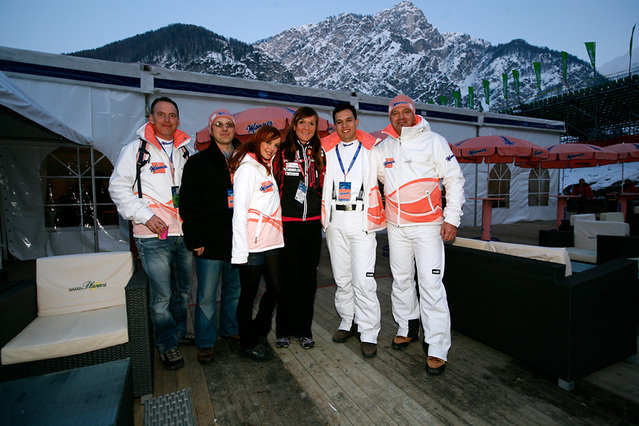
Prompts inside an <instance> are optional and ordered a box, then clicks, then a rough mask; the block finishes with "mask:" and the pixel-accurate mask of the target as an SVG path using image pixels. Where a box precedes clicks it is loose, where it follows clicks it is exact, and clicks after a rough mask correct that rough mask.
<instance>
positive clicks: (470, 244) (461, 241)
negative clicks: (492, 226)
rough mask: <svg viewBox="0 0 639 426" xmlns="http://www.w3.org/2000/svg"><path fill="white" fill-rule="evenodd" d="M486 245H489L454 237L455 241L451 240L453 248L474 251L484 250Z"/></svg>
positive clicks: (479, 241) (485, 242)
mask: <svg viewBox="0 0 639 426" xmlns="http://www.w3.org/2000/svg"><path fill="white" fill-rule="evenodd" d="M488 244H490V242H489V241H484V240H476V239H474V238H462V237H456V238H455V240H453V245H454V246H459V247H467V248H472V249H476V250H486V246H487V245H488Z"/></svg>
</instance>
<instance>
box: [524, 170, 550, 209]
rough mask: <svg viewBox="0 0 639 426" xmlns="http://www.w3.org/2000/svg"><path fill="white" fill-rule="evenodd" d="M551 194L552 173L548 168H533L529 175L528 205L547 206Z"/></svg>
mask: <svg viewBox="0 0 639 426" xmlns="http://www.w3.org/2000/svg"><path fill="white" fill-rule="evenodd" d="M549 195H550V173H548V170H542V169H533V170H531V171H530V175H529V176H528V205H529V206H531V207H532V206H547V205H548V196H549Z"/></svg>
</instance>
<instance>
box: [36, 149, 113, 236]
mask: <svg viewBox="0 0 639 426" xmlns="http://www.w3.org/2000/svg"><path fill="white" fill-rule="evenodd" d="M93 153H94V160H95V163H94V164H93V169H94V173H95V189H96V206H95V207H94V205H93V187H92V184H91V166H92V164H91V150H90V148H85V147H62V148H58V149H56V150H55V151H53V152H52V153H51V154H49V155H48V156H47V158H46V159H45V160H44V162H43V163H42V166H41V168H40V184H41V188H42V200H43V203H44V218H45V219H44V220H45V226H46V227H47V228H86V227H93V212H94V211H96V210H97V218H98V224H99V226H109V225H116V226H117V225H118V213H117V210H116V207H115V204H114V203H113V200H111V197H110V195H109V177H110V176H111V173H112V172H113V165H112V164H111V162H110V161H109V160H108V158H107V157H106V156H104V155H103V154H102V153H101V152H99V151H97V150H94V151H93Z"/></svg>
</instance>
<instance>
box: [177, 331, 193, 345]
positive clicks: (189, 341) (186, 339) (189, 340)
mask: <svg viewBox="0 0 639 426" xmlns="http://www.w3.org/2000/svg"><path fill="white" fill-rule="evenodd" d="M178 345H179V346H193V345H195V334H193V333H186V334H185V335H184V336H183V337H181V338H180V339H178Z"/></svg>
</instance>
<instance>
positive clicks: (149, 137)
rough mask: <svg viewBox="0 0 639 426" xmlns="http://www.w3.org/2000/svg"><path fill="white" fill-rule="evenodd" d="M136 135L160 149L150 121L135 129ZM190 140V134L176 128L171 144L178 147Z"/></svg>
mask: <svg viewBox="0 0 639 426" xmlns="http://www.w3.org/2000/svg"><path fill="white" fill-rule="evenodd" d="M137 135H138V137H139V138H141V139H144V140H145V141H147V142H148V143H150V144H151V145H153V146H154V147H156V148H157V149H162V147H161V146H160V142H159V141H158V138H157V136H155V131H154V130H153V125H152V124H151V123H146V124H145V125H143V126H142V127H140V128H139V129H138V131H137ZM190 141H191V138H190V136H189V135H187V134H186V133H184V132H183V131H182V130H180V129H176V130H175V133H173V146H174V147H175V148H180V147H182V146H184V145H186V144H188V143H189V142H190Z"/></svg>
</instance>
